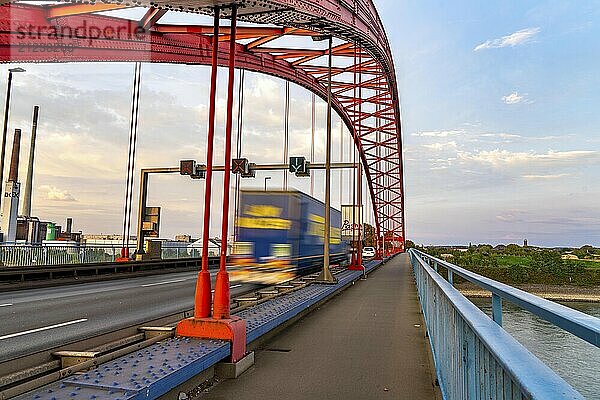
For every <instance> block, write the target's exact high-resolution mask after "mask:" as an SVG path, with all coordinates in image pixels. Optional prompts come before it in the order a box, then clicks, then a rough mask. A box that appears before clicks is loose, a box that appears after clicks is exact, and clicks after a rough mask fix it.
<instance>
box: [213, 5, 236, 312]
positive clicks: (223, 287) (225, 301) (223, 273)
mask: <svg viewBox="0 0 600 400" xmlns="http://www.w3.org/2000/svg"><path fill="white" fill-rule="evenodd" d="M236 18H237V6H236V5H233V6H232V8H231V33H230V35H231V36H230V39H229V82H228V83H227V120H226V123H225V168H224V177H223V219H222V223H221V254H220V256H221V257H220V263H219V272H218V273H217V280H216V282H215V299H214V304H213V318H215V319H223V318H229V302H230V298H229V276H228V274H227V235H228V227H229V182H230V180H231V126H232V123H233V83H234V79H235V75H234V72H235V35H236Z"/></svg>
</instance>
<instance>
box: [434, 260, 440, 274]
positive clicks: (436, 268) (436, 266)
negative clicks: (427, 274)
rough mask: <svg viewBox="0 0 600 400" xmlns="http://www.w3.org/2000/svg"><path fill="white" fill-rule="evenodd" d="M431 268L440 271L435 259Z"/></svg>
mask: <svg viewBox="0 0 600 400" xmlns="http://www.w3.org/2000/svg"><path fill="white" fill-rule="evenodd" d="M433 269H435V272H437V273H439V272H440V271H438V263H437V261H434V262H433Z"/></svg>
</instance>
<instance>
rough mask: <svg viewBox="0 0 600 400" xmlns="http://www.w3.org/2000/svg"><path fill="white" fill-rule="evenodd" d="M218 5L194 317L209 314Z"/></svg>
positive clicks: (216, 9)
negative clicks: (209, 246)
mask: <svg viewBox="0 0 600 400" xmlns="http://www.w3.org/2000/svg"><path fill="white" fill-rule="evenodd" d="M219 14H220V9H219V7H215V19H214V31H213V49H212V64H211V73H210V100H209V108H208V138H207V140H206V181H205V186H204V221H203V225H202V269H201V270H200V272H199V273H198V280H197V282H196V297H195V299H194V318H207V317H209V316H210V303H211V301H210V300H211V292H210V272H208V236H209V231H210V201H211V189H212V165H213V144H214V138H215V110H216V97H217V69H218V65H217V56H218V54H219Z"/></svg>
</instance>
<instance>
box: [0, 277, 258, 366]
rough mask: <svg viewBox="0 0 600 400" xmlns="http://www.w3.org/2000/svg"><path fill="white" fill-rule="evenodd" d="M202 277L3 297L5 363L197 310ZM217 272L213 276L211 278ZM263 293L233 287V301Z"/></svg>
mask: <svg viewBox="0 0 600 400" xmlns="http://www.w3.org/2000/svg"><path fill="white" fill-rule="evenodd" d="M197 275H198V274H197V272H179V273H172V274H164V275H155V276H145V277H138V278H130V279H120V280H112V281H105V282H92V283H82V284H78V285H67V286H58V287H50V288H41V289H27V290H21V291H15V292H7V293H0V362H4V361H7V360H10V359H13V358H15V357H19V356H24V355H27V354H31V353H34V352H37V351H41V350H45V349H49V348H53V347H56V346H59V345H62V344H64V343H66V342H72V341H75V340H82V339H85V338H89V337H93V336H96V335H98V334H102V333H108V332H111V331H115V330H117V329H121V328H125V327H128V326H131V325H135V324H139V323H143V322H145V321H150V320H153V319H156V318H160V317H164V316H167V315H169V314H175V313H177V312H183V311H185V310H189V309H191V308H193V306H194V290H195V285H196V277H197ZM215 275H216V271H212V272H211V276H212V277H213V282H214V276H215ZM256 288H258V286H257V285H253V284H248V283H237V282H232V283H231V294H232V297H233V296H235V295H236V294H240V293H244V292H248V291H250V290H253V289H256Z"/></svg>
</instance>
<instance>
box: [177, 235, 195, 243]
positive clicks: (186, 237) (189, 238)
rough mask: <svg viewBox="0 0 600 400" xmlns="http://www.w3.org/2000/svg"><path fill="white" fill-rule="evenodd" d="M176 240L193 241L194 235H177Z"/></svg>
mask: <svg viewBox="0 0 600 400" xmlns="http://www.w3.org/2000/svg"><path fill="white" fill-rule="evenodd" d="M175 241H176V242H186V243H189V242H191V241H192V237H191V236H190V235H176V236H175Z"/></svg>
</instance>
